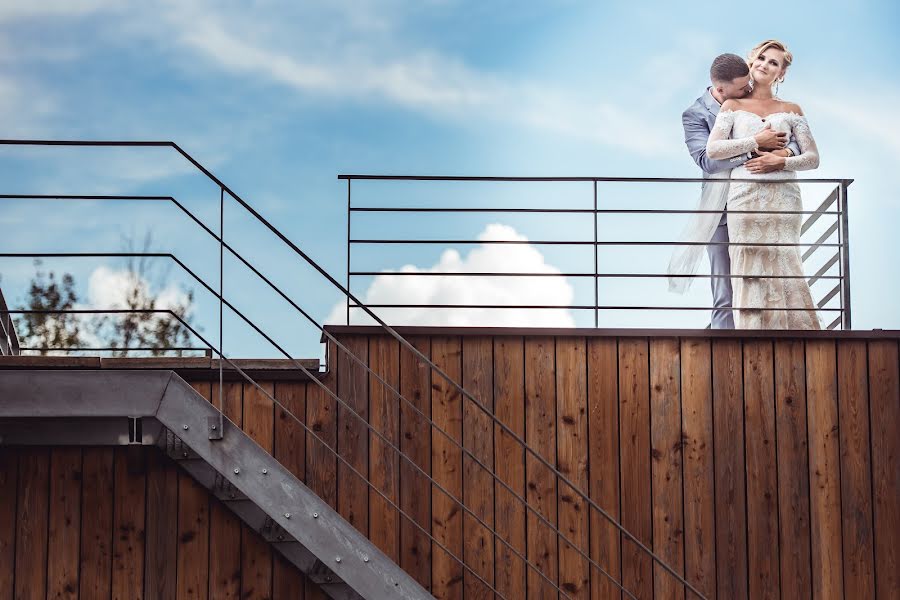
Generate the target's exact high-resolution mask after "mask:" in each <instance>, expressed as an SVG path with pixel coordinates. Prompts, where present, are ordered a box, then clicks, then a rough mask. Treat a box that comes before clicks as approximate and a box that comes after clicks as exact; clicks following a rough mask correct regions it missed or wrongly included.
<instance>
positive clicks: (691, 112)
mask: <svg viewBox="0 0 900 600" xmlns="http://www.w3.org/2000/svg"><path fill="white" fill-rule="evenodd" d="M705 110H706V105H705V104H704V103H703V96H700V97H699V98H697V99H696V100H694V102H693V104H691V105H690V106H688V107H687V108H686V109H684V112H682V113H681V118H682V119H689V118H691V117H694V118H696V117H698V116H702V115H703V113H704V111H705Z"/></svg>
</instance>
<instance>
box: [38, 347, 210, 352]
mask: <svg viewBox="0 0 900 600" xmlns="http://www.w3.org/2000/svg"><path fill="white" fill-rule="evenodd" d="M208 349H209V348H194V347H181V346H173V347H171V348H170V347H165V348H163V347H160V346H147V347H143V348H135V347H132V346H128V347H121V346H120V347H115V346H110V347H108V348H99V347H94V346H83V347H82V346H78V347H74V346H69V347H67V348H22V350H23V351H28V352H49V351H53V352H148V351H165V352H176V351H177V352H186V351H190V352H206V351H207V350H208Z"/></svg>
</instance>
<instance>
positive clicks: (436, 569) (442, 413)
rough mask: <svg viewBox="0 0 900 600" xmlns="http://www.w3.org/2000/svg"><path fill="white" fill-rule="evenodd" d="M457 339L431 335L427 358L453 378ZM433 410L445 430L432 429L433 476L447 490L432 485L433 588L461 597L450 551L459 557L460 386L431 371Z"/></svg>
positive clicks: (458, 365)
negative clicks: (458, 387) (442, 546)
mask: <svg viewBox="0 0 900 600" xmlns="http://www.w3.org/2000/svg"><path fill="white" fill-rule="evenodd" d="M461 351H462V347H461V342H460V339H459V338H458V337H443V336H439V337H434V338H433V339H432V340H431V358H432V360H433V361H434V364H436V365H437V366H438V367H439V368H440V369H441V370H442V371H444V372H445V373H447V375H449V376H450V378H451V379H452V381H455V382H460V381H461V375H462V356H461V353H462V352H461ZM431 415H432V419H433V420H434V423H435V425H436V426H437V427H440V428H441V429H442V430H443V431H445V432H446V433H447V435H444V434H442V433H439V432H437V431H436V430H435V431H433V432H432V438H431V465H432V476H433V477H434V480H435V481H436V482H437V483H438V484H440V486H441V487H443V488H444V490H446V491H447V492H448V493H449V494H448V493H444V492H443V491H441V490H439V489H438V488H437V486H434V487H433V489H432V490H431V494H432V495H431V522H432V531H433V535H434V538H435V540H437V541H438V542H440V543H441V544H443V545H444V547H446V549H447V550H446V551H445V550H444V549H442V548H441V547H440V546H438V545H437V544H435V545H434V548H433V556H432V565H431V580H432V589H431V593H432V594H433V595H434V596H435V597H437V598H456V599H460V600H461V599H462V597H463V565H462V563H461V562H459V561H458V560H457V559H456V558H452V557H451V555H450V553H452V554H453V555H455V556H457V557H459V558H460V559H462V558H463V538H462V535H463V510H462V506H461V502H462V499H463V480H462V475H463V473H462V451H461V450H460V446H461V445H462V402H461V396H460V393H459V391H458V390H457V389H456V387H455V386H453V385H451V384H450V383H449V382H448V381H447V380H446V379H444V378H443V377H441V376H440V375H434V376H433V383H432V387H431Z"/></svg>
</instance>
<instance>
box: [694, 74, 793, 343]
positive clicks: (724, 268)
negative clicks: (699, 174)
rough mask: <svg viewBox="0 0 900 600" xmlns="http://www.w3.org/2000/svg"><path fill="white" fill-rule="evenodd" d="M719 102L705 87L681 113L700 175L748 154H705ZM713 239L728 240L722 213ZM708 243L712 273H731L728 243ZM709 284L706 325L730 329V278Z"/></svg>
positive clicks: (727, 166) (723, 168) (729, 166)
mask: <svg viewBox="0 0 900 600" xmlns="http://www.w3.org/2000/svg"><path fill="white" fill-rule="evenodd" d="M719 108H720V105H719V103H718V102H717V101H716V99H715V98H713V96H712V94H711V93H710V90H709V88H707V89H706V93H704V94H703V95H702V96H700V97H699V98H697V100H696V101H695V102H694V103H693V104H691V106H690V107H689V108H688V109H687V110H686V111H684V113H682V115H681V123H682V125H683V126H684V143H685V144H686V145H687V148H688V152H690V153H691V158H693V159H694V162H695V163H697V166H698V167H700V168H701V169H703V176H704V177H706V176H707V175H710V174H711V173H719V172H721V171H726V170H728V169H734V168H735V167H739V166H740V165H742V164H744V163H745V162H747V161H748V160H749V159H750V157H749V156H748V155H740V156H734V157H732V158H727V159H724V160H713V159H711V158H710V157H709V156H707V154H706V142H707V141H708V140H709V134H710V132H711V131H712V128H713V125H715V123H716V116H717V115H718V114H719ZM788 148H790V149H791V151H792V152H793V153H794V155H795V156H796V155H798V154H800V148H799V146H797V144H796V143H795V142H793V141H791V143H790V144H788ZM711 241H713V242H717V243H719V244H721V243H723V242H724V243H727V242H728V222H727V220H726V215H724V214H723V215H722V221H721V222H720V223H719V227H718V228H716V233H715V235H713V238H712V240H711ZM719 244H716V245H710V246H707V247H706V251H707V253H708V254H709V264H710V269H711V271H712V274H713V275H725V276H727V275H731V260H730V259H729V257H728V246H725V245H719ZM710 283H711V286H712V295H713V306H714V307H715V308H714V309H713V311H712V319H711V321H710V325H711V327H712V328H713V329H734V316H733V315H732V312H731V311H730V310H724V309H725V308H726V307H729V306H731V279H729V278H728V277H713V278H712V279H711V280H710Z"/></svg>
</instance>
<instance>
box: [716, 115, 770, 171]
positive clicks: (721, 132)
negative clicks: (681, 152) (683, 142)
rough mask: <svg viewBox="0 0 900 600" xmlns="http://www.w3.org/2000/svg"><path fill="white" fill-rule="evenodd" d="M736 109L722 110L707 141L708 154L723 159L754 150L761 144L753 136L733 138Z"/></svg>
mask: <svg viewBox="0 0 900 600" xmlns="http://www.w3.org/2000/svg"><path fill="white" fill-rule="evenodd" d="M734 114H735V113H734V111H731V110H720V111H719V114H718V116H717V117H716V124H715V125H713V128H712V131H711V132H710V134H709V141H708V142H706V154H707V156H709V157H710V158H712V159H715V160H722V159H725V158H731V157H732V156H738V155H740V154H746V153H747V152H753V151H754V150H756V149H757V148H759V145H758V144H757V143H756V140H755V139H754V138H753V137H752V136H751V137H746V138H740V139H736V140H733V139H731V130H732V129H733V128H734Z"/></svg>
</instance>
